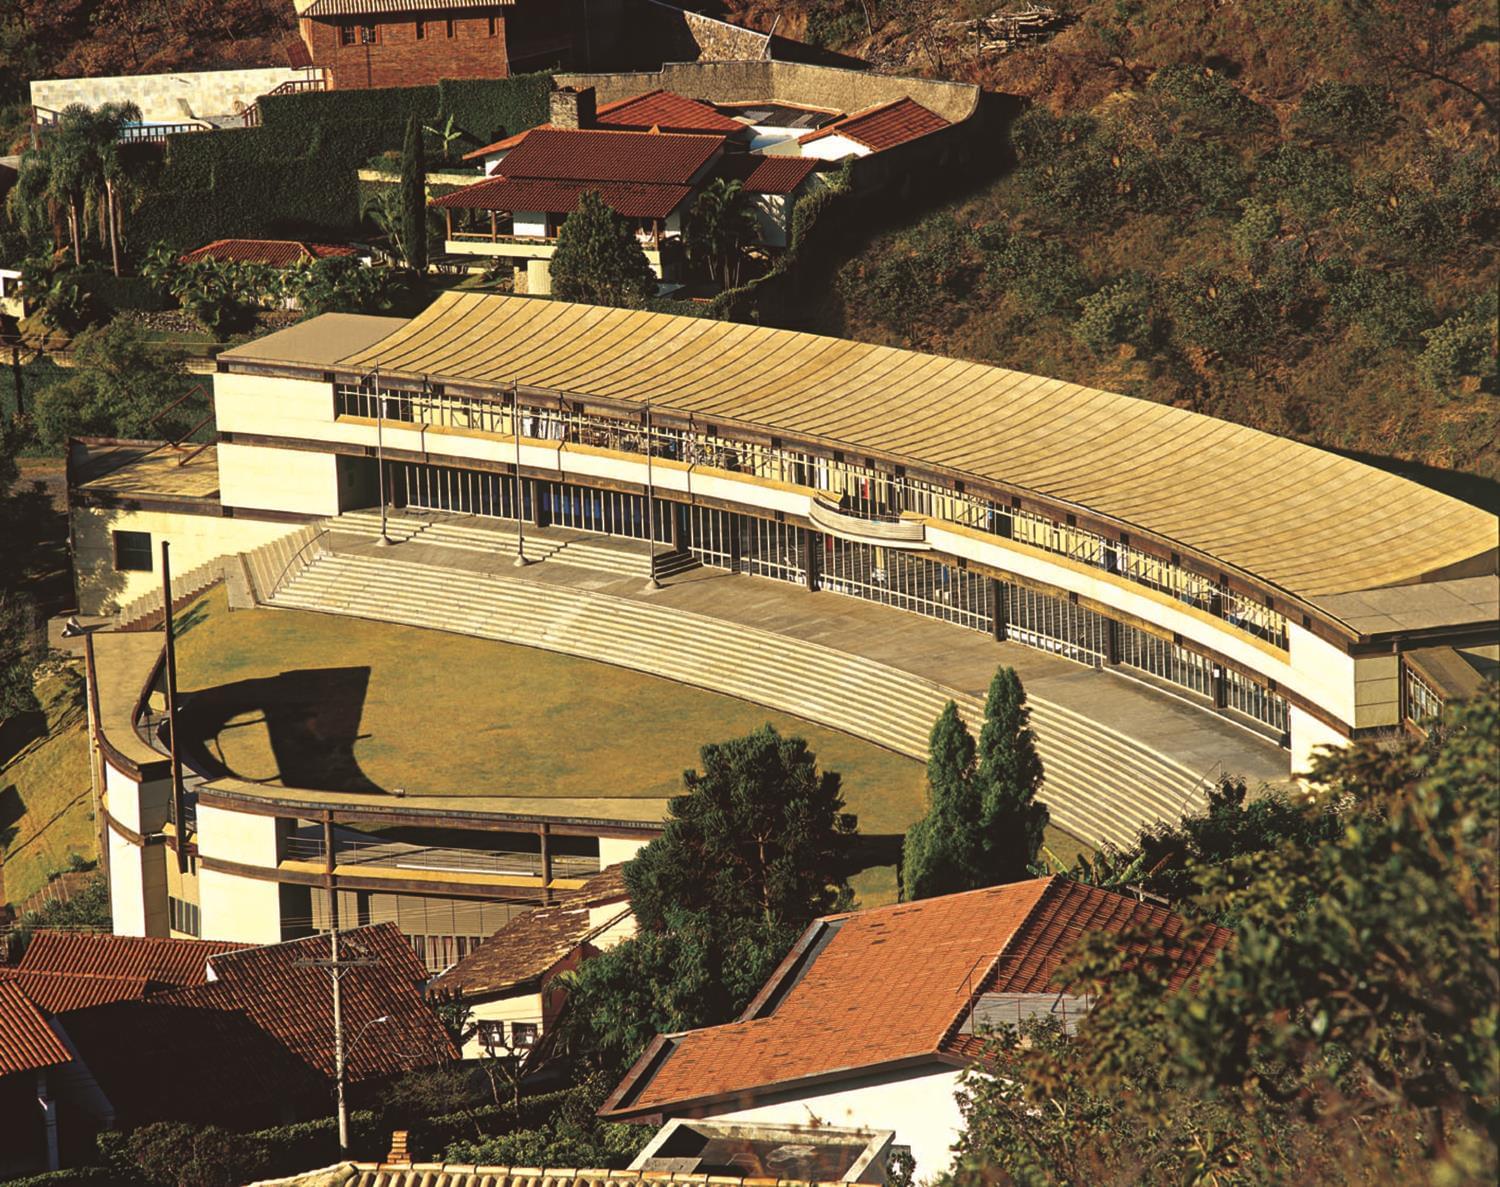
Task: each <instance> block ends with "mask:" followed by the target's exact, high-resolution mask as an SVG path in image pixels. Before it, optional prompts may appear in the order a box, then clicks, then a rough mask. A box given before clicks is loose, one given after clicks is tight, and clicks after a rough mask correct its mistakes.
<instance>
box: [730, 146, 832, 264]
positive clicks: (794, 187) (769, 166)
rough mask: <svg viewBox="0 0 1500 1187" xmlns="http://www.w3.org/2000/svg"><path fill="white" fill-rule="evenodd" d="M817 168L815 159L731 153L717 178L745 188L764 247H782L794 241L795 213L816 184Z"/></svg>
mask: <svg viewBox="0 0 1500 1187" xmlns="http://www.w3.org/2000/svg"><path fill="white" fill-rule="evenodd" d="M817 168H818V162H817V160H816V159H814V158H812V157H773V156H762V155H760V154H758V153H755V154H752V153H731V154H728V155H726V156H725V157H723V158H722V159H721V160H720V161H719V164H718V168H717V169H716V170H715V176H718V177H725V178H728V179H730V180H732V181H738V182H739V183H740V184H741V185H742V186H744V188H745V191H746V192H747V193H748V194H749V195H750V202H751V205H752V207H753V209H754V210H755V218H756V221H757V222H758V223H759V224H760V241H761V243H762V245H764V246H766V247H777V248H780V247H786V246H787V244H788V243H789V242H790V240H791V237H792V211H793V209H794V208H795V207H796V205H797V200H798V199H799V198H801V197H802V196H803V195H804V194H806V193H807V192H808V191H809V190H810V189H812V187H813V186H814V184H816V180H817Z"/></svg>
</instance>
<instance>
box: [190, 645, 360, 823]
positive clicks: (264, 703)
mask: <svg viewBox="0 0 1500 1187" xmlns="http://www.w3.org/2000/svg"><path fill="white" fill-rule="evenodd" d="M369 685H370V669H369V668H367V667H359V668H303V669H300V670H298V671H294V672H282V673H281V674H280V675H279V676H265V677H262V678H259V679H255V680H236V681H233V682H232V683H230V684H221V685H219V686H217V687H215V688H207V689H202V690H199V691H196V692H192V693H188V694H187V695H186V697H185V699H184V703H183V707H182V739H183V747H184V758H185V759H186V760H187V762H188V763H189V765H191V766H192V767H194V768H195V769H196V770H199V771H202V772H203V773H204V774H206V775H208V776H209V777H210V778H212V777H215V776H219V775H232V776H234V777H236V778H244V779H251V780H252V781H253V782H258V783H272V782H279V783H281V784H283V785H285V786H287V787H303V788H307V789H308V790H309V791H364V792H376V793H380V794H384V793H385V789H384V788H383V787H381V786H380V785H379V784H377V783H375V782H374V781H373V780H372V779H370V778H369V776H367V775H366V774H365V773H364V771H362V770H360V766H359V762H358V760H357V759H355V757H354V743H355V742H356V741H358V740H359V737H360V734H359V722H360V718H361V716H362V715H363V713H364V706H365V695H366V693H367V691H368V689H369ZM255 713H259V714H260V715H261V720H263V721H264V723H265V727H266V734H267V736H268V738H269V740H270V744H271V753H272V755H273V756H274V758H275V761H276V773H275V774H273V775H266V776H261V777H260V778H255V777H253V776H250V775H246V774H243V773H241V772H238V771H234V770H231V769H230V768H229V767H227V766H225V764H224V762H223V761H222V760H221V759H220V757H219V756H218V754H216V753H215V752H214V751H215V749H216V747H215V746H214V743H215V742H218V741H219V739H220V735H221V734H223V733H224V732H225V731H227V730H232V729H235V728H239V727H240V726H241V725H243V724H244V723H242V722H237V721H235V718H238V717H244V716H246V715H248V714H255ZM217 749H218V751H219V753H222V751H223V747H222V746H218V747H217Z"/></svg>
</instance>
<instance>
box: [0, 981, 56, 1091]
mask: <svg viewBox="0 0 1500 1187" xmlns="http://www.w3.org/2000/svg"><path fill="white" fill-rule="evenodd" d="M72 1058H73V1057H72V1056H71V1055H70V1054H68V1049H67V1047H65V1046H63V1042H62V1040H61V1039H59V1038H58V1037H57V1033H56V1032H55V1031H54V1030H53V1029H52V1027H51V1026H50V1025H49V1024H48V1022H47V1020H46V1019H45V1018H43V1017H42V1012H41V1011H40V1010H38V1009H37V1008H36V1006H35V1005H33V1004H32V1002H31V1000H30V999H29V998H27V996H26V995H25V994H24V993H22V992H21V989H20V987H19V986H18V985H16V984H14V983H13V982H11V981H0V1076H9V1075H12V1074H13V1073H15V1072H30V1071H35V1070H36V1069H37V1068H44V1067H52V1066H53V1065H55V1064H59V1063H67V1062H68V1060H70V1059H72Z"/></svg>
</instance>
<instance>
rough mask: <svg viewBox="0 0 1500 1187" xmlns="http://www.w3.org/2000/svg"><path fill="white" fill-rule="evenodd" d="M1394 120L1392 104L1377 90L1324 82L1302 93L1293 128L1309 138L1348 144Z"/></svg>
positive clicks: (1330, 80) (1329, 81) (1371, 133)
mask: <svg viewBox="0 0 1500 1187" xmlns="http://www.w3.org/2000/svg"><path fill="white" fill-rule="evenodd" d="M1390 119H1391V108H1390V104H1389V103H1387V102H1386V99H1385V96H1384V95H1383V94H1381V92H1380V91H1379V89H1377V88H1376V87H1370V86H1360V85H1356V84H1353V83H1346V82H1335V81H1333V80H1332V79H1324V80H1323V81H1321V82H1315V83H1313V84H1312V86H1310V87H1308V88H1307V90H1305V91H1304V92H1303V93H1302V102H1301V103H1299V104H1298V105H1297V115H1296V117H1295V119H1294V121H1293V126H1294V127H1295V128H1296V130H1297V131H1299V132H1302V133H1303V134H1305V135H1309V136H1323V137H1327V138H1329V139H1330V140H1343V141H1347V140H1350V139H1353V138H1356V137H1362V136H1370V135H1373V134H1374V133H1376V132H1379V131H1381V130H1382V129H1383V128H1385V127H1386V125H1387V124H1389V123H1390Z"/></svg>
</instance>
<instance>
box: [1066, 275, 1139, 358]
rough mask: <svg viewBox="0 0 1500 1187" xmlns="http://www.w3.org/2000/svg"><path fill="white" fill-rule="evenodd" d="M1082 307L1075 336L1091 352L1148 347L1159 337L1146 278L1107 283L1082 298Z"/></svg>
mask: <svg viewBox="0 0 1500 1187" xmlns="http://www.w3.org/2000/svg"><path fill="white" fill-rule="evenodd" d="M1078 307H1079V309H1080V311H1081V312H1080V313H1079V315H1078V320H1077V321H1076V322H1074V323H1073V336H1074V337H1075V338H1077V339H1078V340H1079V341H1080V342H1082V343H1083V344H1084V345H1085V346H1087V347H1089V348H1090V349H1091V350H1096V351H1100V352H1103V351H1106V350H1112V349H1113V348H1115V347H1116V346H1119V345H1121V344H1122V343H1128V344H1129V345H1131V346H1138V347H1144V346H1147V345H1148V344H1149V343H1150V342H1151V340H1152V338H1153V336H1154V334H1155V326H1156V318H1155V316H1154V314H1153V312H1152V308H1151V290H1150V288H1149V287H1148V285H1147V284H1146V283H1145V282H1144V281H1143V280H1142V279H1139V278H1132V277H1127V278H1124V279H1121V280H1117V281H1115V282H1114V283H1112V284H1107V285H1105V286H1104V287H1103V288H1101V289H1100V290H1099V291H1098V292H1095V293H1092V294H1090V295H1089V296H1087V297H1084V298H1083V299H1081V300H1080V301H1079V302H1078Z"/></svg>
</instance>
